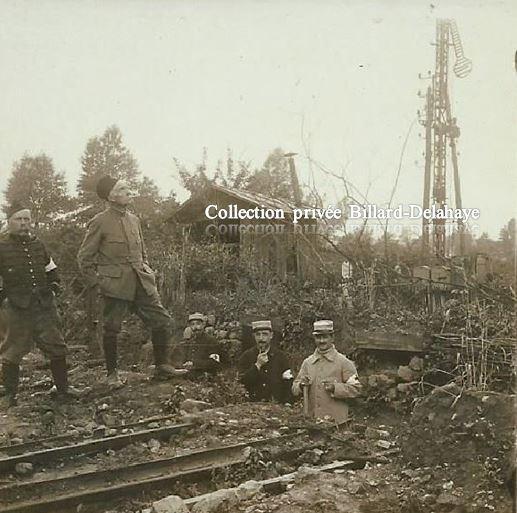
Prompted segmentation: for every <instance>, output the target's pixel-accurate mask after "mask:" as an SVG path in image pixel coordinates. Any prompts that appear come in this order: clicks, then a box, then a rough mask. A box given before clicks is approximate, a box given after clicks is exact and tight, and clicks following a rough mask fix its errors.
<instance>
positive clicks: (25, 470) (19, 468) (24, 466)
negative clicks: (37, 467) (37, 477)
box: [14, 461, 34, 476]
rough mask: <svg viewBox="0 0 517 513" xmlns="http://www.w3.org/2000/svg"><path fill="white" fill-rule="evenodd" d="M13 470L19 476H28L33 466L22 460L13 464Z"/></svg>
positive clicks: (32, 470)
mask: <svg viewBox="0 0 517 513" xmlns="http://www.w3.org/2000/svg"><path fill="white" fill-rule="evenodd" d="M14 470H15V472H16V473H17V474H18V475H20V476H28V475H30V474H32V473H33V472H34V467H33V466H32V463H29V462H27V461H22V462H20V463H17V464H16V465H15V467H14Z"/></svg>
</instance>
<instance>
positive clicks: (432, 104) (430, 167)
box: [420, 19, 472, 257]
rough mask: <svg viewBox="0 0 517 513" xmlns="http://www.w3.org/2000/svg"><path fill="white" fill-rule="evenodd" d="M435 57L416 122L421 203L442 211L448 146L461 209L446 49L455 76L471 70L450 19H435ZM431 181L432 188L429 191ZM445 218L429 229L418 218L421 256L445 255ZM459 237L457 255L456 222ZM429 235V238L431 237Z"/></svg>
mask: <svg viewBox="0 0 517 513" xmlns="http://www.w3.org/2000/svg"><path fill="white" fill-rule="evenodd" d="M434 44H435V46H436V60H435V72H434V74H433V75H431V76H430V77H429V78H431V85H430V86H429V87H428V88H427V94H426V107H425V115H424V117H423V119H421V120H420V123H421V124H422V125H423V126H424V127H425V129H426V131H425V173H424V196H423V202H422V206H423V208H424V209H428V208H429V207H430V205H431V204H433V205H434V206H435V208H436V211H439V210H442V211H443V209H444V207H445V204H446V202H447V194H446V184H447V160H448V159H447V153H448V152H447V145H448V146H449V148H450V160H451V163H452V172H453V184H454V194H455V203H456V205H455V206H456V208H462V204H461V187H460V177H459V171H458V156H457V151H456V140H457V139H458V137H459V135H460V129H459V127H458V125H457V123H456V118H454V117H452V114H451V103H450V97H449V86H448V80H449V50H450V48H451V47H452V48H453V49H454V54H455V57H456V62H455V64H454V67H453V70H454V74H455V75H456V76H457V77H458V78H464V77H466V76H467V75H468V74H469V73H470V72H471V70H472V61H471V60H469V59H467V58H466V57H465V55H464V54H463V47H462V45H461V39H460V36H459V33H458V27H457V26H456V22H455V21H454V20H448V19H445V20H437V22H436V42H435V43H434ZM431 184H432V190H431ZM445 228H446V220H445V219H433V221H432V232H431V225H430V221H429V220H428V219H424V218H422V249H423V253H424V255H426V254H429V252H430V251H432V253H434V255H436V256H437V257H445V256H446V246H445V242H446V233H445ZM457 229H458V233H459V236H460V254H463V253H464V250H465V226H464V225H463V221H462V220H458V221H457ZM431 235H432V237H431Z"/></svg>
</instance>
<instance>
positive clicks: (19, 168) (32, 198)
mask: <svg viewBox="0 0 517 513" xmlns="http://www.w3.org/2000/svg"><path fill="white" fill-rule="evenodd" d="M4 196H5V201H6V205H4V207H3V209H4V211H7V208H8V205H9V204H11V203H13V202H14V201H21V202H23V203H25V204H27V206H29V207H30V209H31V211H32V217H33V220H34V221H35V222H36V224H38V223H41V222H49V221H50V220H51V219H52V216H53V215H54V214H58V213H62V212H66V211H67V210H68V209H69V208H70V207H71V203H72V199H71V198H70V197H69V196H68V193H67V183H66V180H65V176H64V173H58V172H56V170H55V169H54V164H53V162H52V159H51V158H50V157H48V156H47V155H45V154H44V153H41V154H40V155H37V156H36V157H31V156H29V155H27V154H25V155H24V156H23V157H22V158H21V160H19V161H17V162H15V163H14V164H13V169H12V172H11V176H10V178H9V180H8V182H7V189H6V190H5V191H4Z"/></svg>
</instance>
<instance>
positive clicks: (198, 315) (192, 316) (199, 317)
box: [188, 312, 206, 322]
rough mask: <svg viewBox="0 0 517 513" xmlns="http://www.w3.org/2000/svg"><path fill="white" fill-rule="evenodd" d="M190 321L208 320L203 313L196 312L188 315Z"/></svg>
mask: <svg viewBox="0 0 517 513" xmlns="http://www.w3.org/2000/svg"><path fill="white" fill-rule="evenodd" d="M190 321H203V322H205V321H206V318H205V316H204V315H203V314H202V313H199V312H196V313H193V314H190V315H189V316H188V322H190Z"/></svg>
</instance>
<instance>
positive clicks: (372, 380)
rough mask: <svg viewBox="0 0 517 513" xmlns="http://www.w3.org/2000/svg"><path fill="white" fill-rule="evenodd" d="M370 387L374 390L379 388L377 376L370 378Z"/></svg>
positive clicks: (373, 375)
mask: <svg viewBox="0 0 517 513" xmlns="http://www.w3.org/2000/svg"><path fill="white" fill-rule="evenodd" d="M368 386H369V387H372V388H375V387H376V386H377V376H376V375H375V374H372V375H371V376H368Z"/></svg>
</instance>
